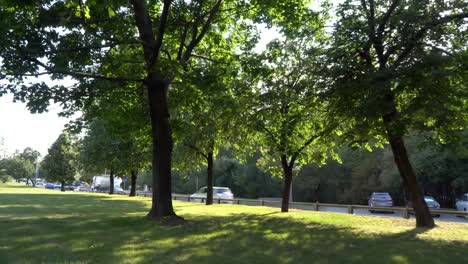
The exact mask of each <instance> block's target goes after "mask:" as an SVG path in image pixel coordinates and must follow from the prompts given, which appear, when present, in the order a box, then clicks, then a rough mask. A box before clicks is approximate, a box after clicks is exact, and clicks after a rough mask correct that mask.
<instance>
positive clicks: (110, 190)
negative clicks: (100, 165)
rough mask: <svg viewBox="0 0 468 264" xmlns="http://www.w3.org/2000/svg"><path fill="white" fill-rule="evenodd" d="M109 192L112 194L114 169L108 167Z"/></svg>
mask: <svg viewBox="0 0 468 264" xmlns="http://www.w3.org/2000/svg"><path fill="white" fill-rule="evenodd" d="M109 194H114V170H113V169H112V167H110V175H109Z"/></svg>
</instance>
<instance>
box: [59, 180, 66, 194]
mask: <svg viewBox="0 0 468 264" xmlns="http://www.w3.org/2000/svg"><path fill="white" fill-rule="evenodd" d="M60 183H61V186H60V191H62V192H64V191H65V182H64V181H62V182H60Z"/></svg>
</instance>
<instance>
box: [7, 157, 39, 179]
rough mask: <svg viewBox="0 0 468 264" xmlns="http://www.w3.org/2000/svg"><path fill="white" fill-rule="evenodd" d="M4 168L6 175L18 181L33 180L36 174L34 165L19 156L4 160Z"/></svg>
mask: <svg viewBox="0 0 468 264" xmlns="http://www.w3.org/2000/svg"><path fill="white" fill-rule="evenodd" d="M2 167H4V168H3V169H5V172H6V174H8V175H11V176H12V177H13V178H14V179H16V180H19V179H21V178H26V179H29V180H31V177H32V175H33V174H34V164H33V163H32V162H31V161H29V160H26V159H23V158H21V157H19V156H16V157H12V158H10V159H4V160H2Z"/></svg>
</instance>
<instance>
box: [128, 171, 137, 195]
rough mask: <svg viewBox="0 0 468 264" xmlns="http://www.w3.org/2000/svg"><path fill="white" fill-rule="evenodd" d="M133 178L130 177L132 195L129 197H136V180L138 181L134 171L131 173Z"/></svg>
mask: <svg viewBox="0 0 468 264" xmlns="http://www.w3.org/2000/svg"><path fill="white" fill-rule="evenodd" d="M130 174H131V177H130V195H129V196H135V195H136V180H137V172H136V171H134V170H132V171H131V172H130Z"/></svg>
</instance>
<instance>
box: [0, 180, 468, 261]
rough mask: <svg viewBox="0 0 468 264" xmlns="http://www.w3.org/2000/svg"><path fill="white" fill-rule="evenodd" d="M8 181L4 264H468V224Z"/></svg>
mask: <svg viewBox="0 0 468 264" xmlns="http://www.w3.org/2000/svg"><path fill="white" fill-rule="evenodd" d="M149 204H150V200H149V199H148V198H142V197H137V198H129V197H125V196H110V195H106V194H89V193H73V192H67V193H61V192H58V191H49V190H44V189H38V188H30V187H26V186H23V185H17V184H14V183H9V184H0V263H204V264H207V263H223V264H224V263H468V225H467V224H462V223H461V224H456V223H443V222H439V223H438V225H439V226H438V227H437V228H435V229H432V230H425V229H415V228H413V226H414V221H412V220H405V219H389V218H378V217H365V216H352V215H346V214H336V213H325V212H305V211H293V212H291V213H288V214H283V213H279V212H278V209H275V208H267V207H254V206H239V205H213V206H204V205H202V204H195V203H184V202H174V205H175V209H176V211H177V213H178V214H179V215H181V216H183V217H184V218H186V219H187V220H189V221H188V222H187V223H186V224H184V225H181V226H162V225H160V224H159V223H155V222H150V221H148V220H145V219H144V216H145V214H146V213H147V211H148V210H149Z"/></svg>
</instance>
